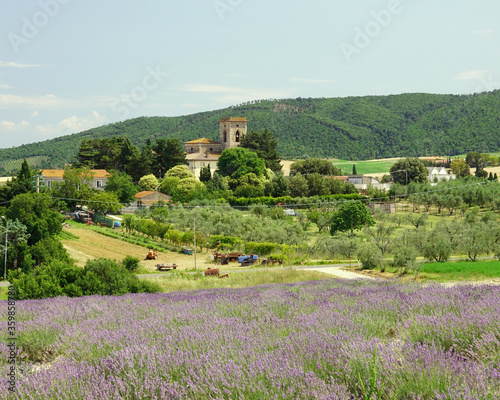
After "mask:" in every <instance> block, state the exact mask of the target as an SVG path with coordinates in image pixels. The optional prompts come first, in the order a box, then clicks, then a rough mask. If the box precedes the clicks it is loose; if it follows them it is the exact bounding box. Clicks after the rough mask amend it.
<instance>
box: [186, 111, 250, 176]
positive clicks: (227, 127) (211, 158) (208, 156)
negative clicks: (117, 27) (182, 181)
mask: <svg viewBox="0 0 500 400" xmlns="http://www.w3.org/2000/svg"><path fill="white" fill-rule="evenodd" d="M247 126H248V121H247V119H246V118H234V117H232V118H222V119H221V120H220V121H219V140H220V141H219V142H217V141H216V140H212V139H207V138H201V139H196V140H191V141H189V142H185V143H184V151H185V152H186V153H187V154H186V159H187V161H188V168H189V169H190V170H191V172H192V173H193V174H194V175H195V176H196V177H197V178H198V179H199V178H200V172H201V169H202V168H204V167H208V166H210V171H211V172H212V174H213V172H214V171H215V170H216V169H217V161H218V159H219V157H220V155H221V153H222V152H223V151H224V150H226V149H233V148H235V147H238V146H239V145H240V140H241V138H242V137H243V136H244V135H246V133H247Z"/></svg>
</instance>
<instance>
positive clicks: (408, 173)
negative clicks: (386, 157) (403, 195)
mask: <svg viewBox="0 0 500 400" xmlns="http://www.w3.org/2000/svg"><path fill="white" fill-rule="evenodd" d="M390 172H391V176H392V180H393V181H394V183H399V184H400V185H408V184H409V183H411V182H418V183H425V182H427V177H428V175H429V172H428V170H427V168H426V167H425V163H424V162H423V161H422V160H420V159H419V158H416V157H413V158H405V159H401V160H398V161H396V162H395V163H394V165H393V166H392V167H391V169H390Z"/></svg>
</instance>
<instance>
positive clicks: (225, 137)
mask: <svg viewBox="0 0 500 400" xmlns="http://www.w3.org/2000/svg"><path fill="white" fill-rule="evenodd" d="M222 135H223V137H224V143H226V142H227V132H226V131H224V133H223V134H222Z"/></svg>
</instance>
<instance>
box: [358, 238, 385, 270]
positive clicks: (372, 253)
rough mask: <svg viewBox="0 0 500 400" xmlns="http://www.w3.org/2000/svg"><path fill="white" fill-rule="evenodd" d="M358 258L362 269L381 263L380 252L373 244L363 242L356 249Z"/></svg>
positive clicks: (374, 266)
mask: <svg viewBox="0 0 500 400" xmlns="http://www.w3.org/2000/svg"><path fill="white" fill-rule="evenodd" d="M358 258H359V260H360V261H361V264H362V265H363V269H374V268H377V267H379V266H380V265H381V262H382V252H381V251H380V249H379V248H378V247H377V246H375V245H374V244H370V243H365V244H363V245H361V246H360V247H359V249H358Z"/></svg>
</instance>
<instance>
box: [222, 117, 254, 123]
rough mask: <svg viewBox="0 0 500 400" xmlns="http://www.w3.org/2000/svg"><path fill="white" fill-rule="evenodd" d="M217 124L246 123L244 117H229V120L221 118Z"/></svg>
mask: <svg viewBox="0 0 500 400" xmlns="http://www.w3.org/2000/svg"><path fill="white" fill-rule="evenodd" d="M219 122H248V120H247V119H246V118H245V117H229V118H221V120H220V121H219Z"/></svg>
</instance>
